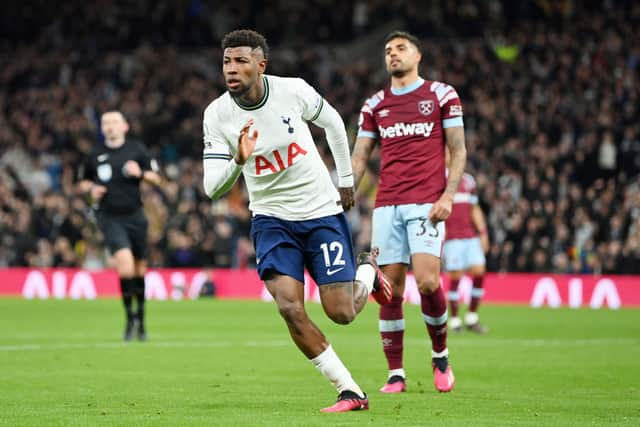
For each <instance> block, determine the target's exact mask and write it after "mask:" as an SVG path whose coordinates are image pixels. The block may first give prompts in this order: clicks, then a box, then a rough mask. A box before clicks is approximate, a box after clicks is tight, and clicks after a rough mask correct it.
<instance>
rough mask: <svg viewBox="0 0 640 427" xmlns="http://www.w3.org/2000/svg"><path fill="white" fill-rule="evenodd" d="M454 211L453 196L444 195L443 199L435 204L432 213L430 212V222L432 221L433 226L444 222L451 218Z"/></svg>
mask: <svg viewBox="0 0 640 427" xmlns="http://www.w3.org/2000/svg"><path fill="white" fill-rule="evenodd" d="M452 209H453V199H452V198H451V196H448V195H446V194H443V195H442V197H440V199H439V200H438V201H437V202H435V203H434V204H433V207H432V208H431V211H429V221H431V223H432V224H436V223H438V222H440V221H444V220H445V219H447V218H449V215H451V210H452Z"/></svg>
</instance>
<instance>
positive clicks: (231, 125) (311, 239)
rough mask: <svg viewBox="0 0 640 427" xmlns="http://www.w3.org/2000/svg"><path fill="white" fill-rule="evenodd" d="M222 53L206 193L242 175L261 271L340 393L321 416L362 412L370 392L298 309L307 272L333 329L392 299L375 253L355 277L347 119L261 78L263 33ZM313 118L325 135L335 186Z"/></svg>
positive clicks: (244, 35) (226, 44)
mask: <svg viewBox="0 0 640 427" xmlns="http://www.w3.org/2000/svg"><path fill="white" fill-rule="evenodd" d="M222 48H223V49H224V58H223V67H222V70H223V73H224V78H225V82H226V85H227V90H228V91H227V92H225V93H224V94H223V95H222V96H220V97H219V98H217V99H215V100H214V101H213V102H212V103H211V104H209V106H208V107H207V108H206V110H205V112H204V121H203V132H204V154H203V158H204V160H203V161H204V189H205V192H206V193H207V195H209V196H210V197H211V198H212V199H217V198H219V197H220V196H222V195H223V194H224V193H225V192H227V191H228V190H229V189H230V188H231V186H232V185H233V184H234V182H235V181H236V180H237V178H238V176H239V175H240V173H242V174H243V175H244V179H245V182H246V185H247V189H248V191H249V198H250V205H249V208H250V210H251V211H252V213H253V218H252V223H251V237H252V239H253V242H254V245H255V248H256V261H257V263H258V273H259V274H260V277H261V279H262V280H264V282H265V284H266V287H267V289H268V290H269V292H270V293H271V295H272V296H273V298H274V300H275V302H276V304H277V305H278V308H279V310H280V314H281V315H282V317H283V319H284V321H285V322H286V324H287V327H288V328H289V333H290V335H291V338H292V339H293V341H294V342H295V344H296V345H297V346H298V348H299V349H300V350H301V351H302V352H303V353H304V354H305V355H306V356H307V357H308V358H309V359H310V360H311V362H312V363H313V365H314V366H315V367H316V368H318V370H319V371H320V372H321V373H322V374H323V375H324V376H325V377H326V378H327V379H329V381H331V382H332V383H333V384H334V386H335V387H336V388H337V390H338V393H339V395H338V400H337V402H336V403H335V404H334V405H332V406H330V407H327V408H324V409H323V410H322V411H323V412H345V411H351V410H359V409H368V407H369V402H368V399H367V396H366V395H365V393H364V392H363V391H362V390H361V389H360V387H359V386H358V384H356V382H355V381H354V380H353V378H352V377H351V374H350V372H349V371H348V369H347V368H346V367H345V366H344V364H343V363H342V362H341V360H340V358H339V357H338V356H337V355H336V353H335V352H334V350H333V348H332V347H331V344H330V343H329V342H328V341H327V339H326V338H325V336H324V335H323V333H322V332H321V331H320V330H319V329H318V327H317V326H316V325H315V324H314V323H313V322H312V321H311V320H310V319H309V317H308V315H307V313H306V310H305V307H304V268H305V267H306V268H307V270H308V271H309V273H310V274H311V276H312V277H313V278H314V280H315V282H316V283H317V284H318V285H319V289H320V300H321V302H322V306H323V308H324V311H325V313H327V315H328V316H329V318H331V319H332V320H333V321H334V322H336V323H339V324H348V323H350V322H351V321H353V320H354V318H355V317H356V315H357V313H359V312H360V311H361V310H362V308H363V307H364V304H365V303H366V301H367V298H368V296H369V294H370V293H371V294H372V295H373V296H374V298H376V300H378V302H381V303H385V302H388V301H390V299H391V285H390V283H389V282H388V281H387V280H386V278H385V277H384V276H383V275H382V273H381V272H380V270H379V269H378V268H377V265H376V263H375V256H373V255H371V254H361V256H359V257H358V258H359V261H360V262H359V266H358V268H357V271H356V265H355V259H354V258H355V257H354V254H353V244H352V242H351V231H350V229H349V225H348V223H347V220H346V217H345V215H344V213H343V207H344V208H345V209H349V208H351V207H352V206H353V203H354V201H353V200H354V199H353V175H352V171H351V162H350V157H349V147H348V142H347V134H346V131H345V128H344V123H343V122H342V119H341V118H340V115H339V114H338V113H337V111H336V110H335V109H334V108H333V107H332V106H331V105H329V104H328V103H327V102H326V101H325V100H323V98H322V97H321V96H320V95H318V93H317V92H316V91H315V90H314V89H313V88H312V87H311V86H309V85H308V84H307V83H306V82H305V81H304V80H302V79H298V78H283V77H276V76H271V75H265V69H266V66H267V58H268V47H267V43H266V40H265V38H264V37H263V36H262V35H260V34H259V33H257V32H255V31H251V30H236V31H232V32H231V33H229V34H227V35H226V36H225V37H224V39H223V41H222ZM309 121H310V122H313V123H314V124H316V125H318V126H320V127H322V128H324V129H325V133H326V136H327V141H328V143H329V147H330V149H331V152H332V154H333V158H334V161H335V164H336V169H337V172H338V186H339V189H338V190H336V188H335V187H334V185H333V183H332V181H331V178H330V175H329V171H328V170H327V168H326V166H325V165H324V163H323V161H322V159H321V158H320V155H319V153H318V150H317V148H316V146H315V143H314V141H313V139H312V137H311V133H310V131H309V127H308V125H307V122H309Z"/></svg>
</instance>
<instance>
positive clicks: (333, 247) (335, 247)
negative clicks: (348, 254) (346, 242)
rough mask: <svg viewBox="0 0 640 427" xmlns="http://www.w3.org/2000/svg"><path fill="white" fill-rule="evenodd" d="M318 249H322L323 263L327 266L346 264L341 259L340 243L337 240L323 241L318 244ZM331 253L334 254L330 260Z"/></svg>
mask: <svg viewBox="0 0 640 427" xmlns="http://www.w3.org/2000/svg"><path fill="white" fill-rule="evenodd" d="M320 249H322V254H323V255H324V265H325V266H326V267H327V268H328V267H331V266H344V265H345V264H346V262H345V260H344V259H342V253H343V247H342V243H340V242H337V241H333V242H331V243H323V244H321V245H320ZM331 255H335V256H334V257H333V261H331Z"/></svg>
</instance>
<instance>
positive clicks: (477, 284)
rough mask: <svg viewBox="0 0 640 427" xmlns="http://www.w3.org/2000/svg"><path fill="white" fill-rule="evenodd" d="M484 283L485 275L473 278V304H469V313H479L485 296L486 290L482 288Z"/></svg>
mask: <svg viewBox="0 0 640 427" xmlns="http://www.w3.org/2000/svg"><path fill="white" fill-rule="evenodd" d="M483 281H484V274H482V275H480V276H476V277H474V278H473V288H472V289H471V303H470V304H469V311H471V312H472V313H475V312H476V311H478V306H479V305H480V300H481V299H482V296H483V295H484V289H483V288H482V282H483Z"/></svg>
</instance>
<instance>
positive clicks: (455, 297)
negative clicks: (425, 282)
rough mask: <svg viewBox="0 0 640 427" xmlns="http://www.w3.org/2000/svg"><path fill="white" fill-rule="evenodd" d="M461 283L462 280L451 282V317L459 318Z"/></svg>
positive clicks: (452, 280) (449, 295)
mask: <svg viewBox="0 0 640 427" xmlns="http://www.w3.org/2000/svg"><path fill="white" fill-rule="evenodd" d="M459 283H460V279H451V282H449V293H448V294H447V297H448V298H449V310H450V311H451V317H458V301H459V300H460V296H459V294H458V284H459Z"/></svg>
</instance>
